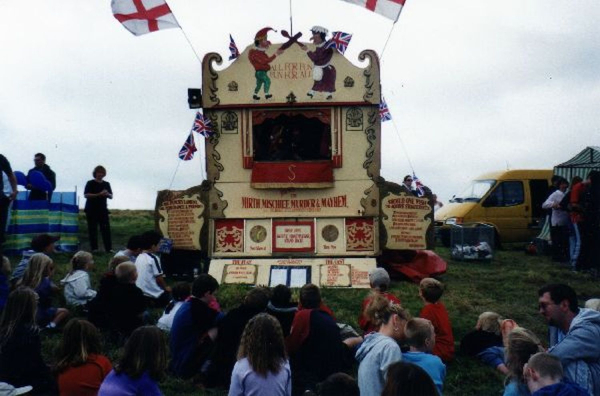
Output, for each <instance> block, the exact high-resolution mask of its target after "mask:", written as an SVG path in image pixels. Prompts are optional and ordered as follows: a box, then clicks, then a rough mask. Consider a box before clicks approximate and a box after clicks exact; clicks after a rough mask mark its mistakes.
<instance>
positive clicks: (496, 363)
mask: <svg viewBox="0 0 600 396" xmlns="http://www.w3.org/2000/svg"><path fill="white" fill-rule="evenodd" d="M502 321H503V318H502V316H500V314H497V313H496V312H490V311H487V312H483V313H482V314H481V315H479V318H478V319H477V324H476V325H475V330H473V331H470V332H469V333H467V334H466V335H465V336H464V337H463V339H462V340H461V341H460V351H461V352H462V353H463V354H465V355H467V356H472V357H477V358H478V359H479V360H481V361H482V362H483V363H484V364H486V365H488V366H491V367H493V368H495V369H496V370H498V371H500V372H501V373H502V374H504V375H506V374H508V369H507V368H506V365H505V364H504V344H503V342H502V329H501V324H502Z"/></svg>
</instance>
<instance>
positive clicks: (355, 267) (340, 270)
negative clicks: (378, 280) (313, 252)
mask: <svg viewBox="0 0 600 396" xmlns="http://www.w3.org/2000/svg"><path fill="white" fill-rule="evenodd" d="M376 266H377V264H376V262H375V259H374V258H371V257H362V258H309V259H305V258H280V259H267V258H262V259H233V258H232V259H213V260H211V261H210V266H209V270H208V273H209V274H210V275H212V276H213V277H215V279H218V280H219V281H220V282H221V283H242V284H251V283H252V282H251V281H252V280H253V283H252V284H254V285H263V286H276V285H279V284H282V285H288V286H289V287H302V286H304V285H305V284H307V283H314V284H316V285H319V286H321V287H345V288H364V289H368V288H369V287H370V286H369V271H371V270H373V269H374V268H376Z"/></svg>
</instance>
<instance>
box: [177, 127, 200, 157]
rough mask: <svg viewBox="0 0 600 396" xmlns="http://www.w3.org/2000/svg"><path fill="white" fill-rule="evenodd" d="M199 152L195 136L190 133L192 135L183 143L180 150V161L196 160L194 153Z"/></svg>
mask: <svg viewBox="0 0 600 396" xmlns="http://www.w3.org/2000/svg"><path fill="white" fill-rule="evenodd" d="M196 151H198V149H197V148H196V143H194V134H193V133H192V132H190V135H189V136H188V138H187V139H186V140H185V143H183V146H182V147H181V150H179V159H182V160H184V161H189V160H191V159H192V158H194V153H195V152H196Z"/></svg>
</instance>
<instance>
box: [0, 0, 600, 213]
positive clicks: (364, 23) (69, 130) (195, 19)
mask: <svg viewBox="0 0 600 396" xmlns="http://www.w3.org/2000/svg"><path fill="white" fill-rule="evenodd" d="M169 4H170V6H171V9H172V10H173V12H174V14H175V16H176V18H177V19H178V20H179V22H180V24H181V25H182V27H183V32H185V34H186V35H187V37H188V39H189V40H190V42H191V43H192V44H193V47H194V49H195V51H196V53H197V54H198V56H199V57H200V58H202V57H203V56H204V54H206V53H207V52H220V53H221V55H222V56H223V58H224V59H227V57H228V51H227V46H228V43H229V34H230V33H231V34H232V35H233V37H234V39H235V40H236V42H237V44H238V47H240V49H243V48H244V47H245V46H246V45H248V44H250V43H251V42H252V40H253V38H254V34H255V33H256V31H257V30H259V29H260V28H262V27H264V26H272V27H274V28H275V29H277V30H280V29H287V30H289V19H290V13H289V11H290V9H289V2H288V1H285V0H250V1H249V0H245V1H244V0H221V1H214V0H213V1H207V0H171V1H169ZM292 9H293V16H294V18H293V24H294V32H297V31H302V32H303V33H304V38H305V39H307V38H308V30H309V29H310V27H311V26H313V25H322V26H325V27H327V28H329V30H330V31H332V30H341V31H345V32H348V33H352V34H353V35H354V36H353V39H352V42H351V44H350V47H349V48H348V51H347V52H346V56H347V57H348V58H349V59H350V60H351V61H353V62H354V63H357V62H358V61H357V56H358V53H359V52H360V51H362V50H363V49H374V50H376V51H377V52H381V51H382V49H383V46H384V43H385V40H386V38H387V37H388V34H389V33H390V31H391V32H392V34H391V38H390V41H389V43H388V46H387V48H386V50H385V52H384V55H383V61H382V73H381V74H382V76H381V77H382V81H381V83H382V88H383V93H384V96H385V97H386V100H387V102H388V104H389V107H390V110H391V113H392V116H393V117H394V120H395V124H396V126H397V131H396V129H395V128H394V126H393V124H392V123H391V122H387V123H384V124H383V127H382V129H383V131H382V135H383V144H382V147H383V150H382V162H383V163H382V176H384V177H385V178H386V179H387V180H392V181H399V180H400V179H401V178H402V176H403V175H405V174H407V173H411V167H410V163H412V166H413V167H414V170H415V172H416V174H417V176H419V178H420V179H421V180H422V181H423V182H424V183H425V184H427V185H428V186H430V187H431V188H432V190H433V191H434V192H437V193H438V195H439V196H440V197H441V198H442V199H443V200H444V201H446V200H447V199H449V198H450V197H451V196H452V195H453V194H455V193H458V192H460V190H461V189H462V187H463V186H464V185H465V184H466V183H467V182H468V181H469V180H470V179H472V178H473V177H475V176H477V175H478V174H480V173H482V172H485V171H493V170H501V169H506V168H507V167H509V168H511V169H518V168H540V169H543V168H547V169H549V168H552V167H553V166H554V165H556V164H557V163H560V162H563V161H566V160H568V159H569V158H571V157H572V156H574V155H575V154H577V153H578V152H579V151H580V150H582V149H583V148H585V147H586V146H589V145H600V109H599V105H600V24H599V23H598V21H599V20H600V1H598V0H578V1H577V2H565V1H558V0H526V1H523V0H505V1H501V2H498V1H486V0H454V1H449V0H407V2H406V5H405V7H404V10H403V11H402V14H401V16H400V19H399V21H398V23H397V24H396V25H395V26H393V24H392V21H390V20H388V19H385V18H383V17H381V16H379V15H377V14H374V13H371V12H369V11H366V10H364V9H361V8H360V7H357V6H355V5H351V4H348V3H345V2H343V1H340V0H293V3H292ZM0 14H1V15H2V16H3V18H2V23H0V50H1V52H0V67H1V68H0V152H1V153H3V154H5V155H6V156H7V157H8V158H9V160H10V161H11V164H12V166H13V168H14V169H15V170H23V171H27V170H28V169H29V168H31V167H32V166H33V161H32V160H33V154H35V153H36V152H43V153H45V154H46V156H47V158H48V161H47V162H48V164H49V165H50V166H51V167H52V168H53V169H54V171H55V172H56V174H57V182H58V190H60V191H72V190H73V189H74V188H77V189H78V191H79V193H80V194H81V192H82V189H83V186H84V185H85V182H86V181H87V180H89V179H91V172H92V169H93V168H94V167H95V166H96V165H98V164H102V165H104V166H105V167H106V168H107V170H108V175H107V177H106V180H108V181H109V182H110V183H111V185H112V188H113V191H114V196H115V198H114V200H113V201H112V202H111V203H110V204H109V205H110V207H112V208H120V209H138V208H141V209H149V208H153V207H154V201H155V199H156V191H158V190H162V189H165V188H169V186H170V185H171V181H172V180H173V175H174V174H175V170H176V169H177V166H178V163H179V162H180V161H179V159H178V157H177V153H178V152H179V149H180V148H181V145H182V144H183V142H184V141H185V139H186V137H187V135H188V133H189V130H190V127H191V125H192V121H193V118H194V114H195V111H194V110H190V109H189V108H188V106H187V88H189V87H198V88H199V87H201V64H200V62H199V60H198V59H197V57H196V54H195V53H194V51H193V50H192V48H191V47H190V44H189V43H188V41H187V40H186V37H185V36H184V34H183V32H182V31H181V30H179V29H169V30H165V31H159V32H156V33H151V34H147V35H144V36H140V37H135V36H133V35H132V34H131V33H129V32H128V31H126V30H125V29H124V28H123V26H122V25H121V24H120V23H119V22H117V20H116V19H114V17H113V15H112V13H111V9H110V0H94V1H81V0H60V1H47V0H19V1H16V0H12V1H9V0H1V1H0ZM392 27H393V30H392ZM270 39H271V41H273V42H275V43H277V42H284V41H285V39H283V37H278V36H277V35H275V34H272V35H270ZM225 63H226V64H227V62H225ZM405 152H407V153H408V157H407V155H406V153H405ZM199 153H200V154H202V155H201V156H200V155H198V154H199ZM409 159H410V161H409ZM201 161H204V153H203V146H201V147H199V152H198V153H196V156H195V157H194V159H193V160H192V161H188V162H181V163H180V165H179V168H178V171H177V173H176V174H175V178H174V180H173V184H172V189H185V188H188V187H192V186H195V185H198V184H200V183H201V181H202V171H201V168H203V167H204V165H201ZM81 204H83V200H82V202H81Z"/></svg>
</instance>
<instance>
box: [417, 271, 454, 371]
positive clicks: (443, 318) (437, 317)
mask: <svg viewBox="0 0 600 396" xmlns="http://www.w3.org/2000/svg"><path fill="white" fill-rule="evenodd" d="M442 294H444V285H443V284H442V282H440V281H438V280H436V279H433V278H424V279H423V280H421V283H420V284H419V297H421V299H422V300H423V302H424V303H425V306H424V307H423V309H421V313H420V314H419V316H420V317H421V318H423V319H428V320H429V321H431V324H433V328H434V329H435V346H434V347H433V354H434V355H436V356H439V357H440V358H441V359H442V360H443V361H444V362H449V361H451V360H452V359H453V358H454V335H453V334H452V325H451V324H450V317H449V316H448V311H447V310H446V307H445V306H444V304H443V303H442V302H441V301H440V298H441V297H442Z"/></svg>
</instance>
